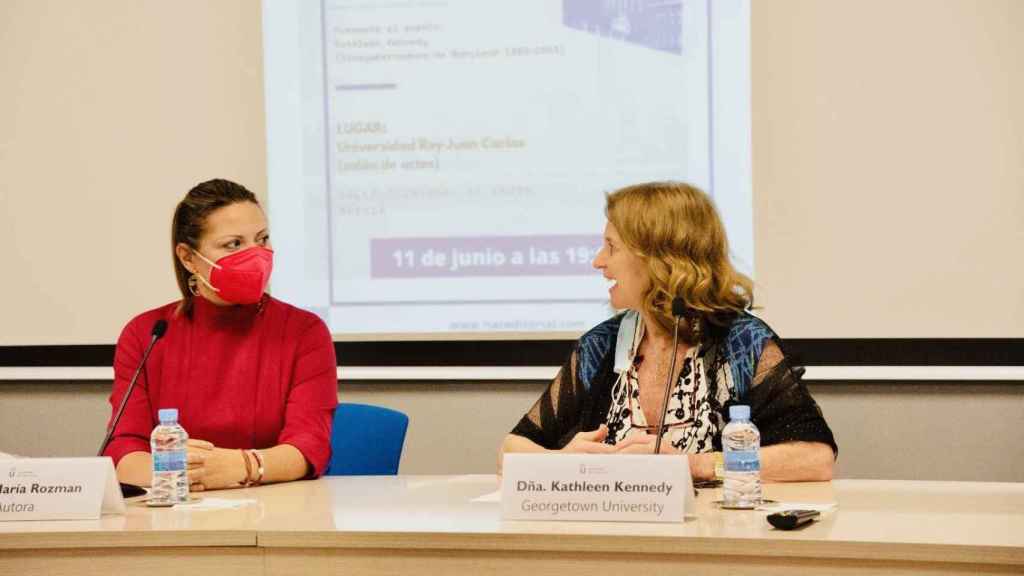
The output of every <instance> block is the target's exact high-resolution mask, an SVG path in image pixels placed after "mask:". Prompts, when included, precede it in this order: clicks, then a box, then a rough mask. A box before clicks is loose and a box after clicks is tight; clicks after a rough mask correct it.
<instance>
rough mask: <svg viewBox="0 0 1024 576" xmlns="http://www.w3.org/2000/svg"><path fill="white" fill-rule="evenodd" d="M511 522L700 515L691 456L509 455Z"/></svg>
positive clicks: (505, 484) (506, 489)
mask: <svg viewBox="0 0 1024 576" xmlns="http://www.w3.org/2000/svg"><path fill="white" fill-rule="evenodd" d="M501 508H502V516H503V517H504V518H505V519H508V520H584V521H590V520H605V521H618V522H623V521H625V522H682V521H683V519H684V517H685V515H686V514H693V513H694V500H693V482H692V480H691V479H690V466H689V462H688V460H687V459H686V457H685V456H669V455H658V456H654V455H638V454H506V455H505V462H504V465H503V472H502V481H501Z"/></svg>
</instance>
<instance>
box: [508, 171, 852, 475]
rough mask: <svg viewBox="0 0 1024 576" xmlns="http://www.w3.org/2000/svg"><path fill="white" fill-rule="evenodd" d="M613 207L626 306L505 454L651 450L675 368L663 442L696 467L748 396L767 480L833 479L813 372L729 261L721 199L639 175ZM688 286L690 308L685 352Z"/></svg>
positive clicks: (607, 249)
mask: <svg viewBox="0 0 1024 576" xmlns="http://www.w3.org/2000/svg"><path fill="white" fill-rule="evenodd" d="M606 214H607V217H608V224H607V226H606V227H605V235H604V246H603V247H602V249H601V251H600V252H599V253H598V255H597V257H596V258H595V260H594V267H595V268H597V269H599V270H601V271H602V272H603V273H604V277H605V278H607V279H608V280H611V281H612V282H613V284H612V287H611V288H610V290H609V294H610V298H611V305H612V307H614V308H615V309H617V310H626V312H624V313H622V314H619V315H617V316H615V317H613V318H611V319H609V320H607V321H605V322H603V323H601V324H599V325H598V326H596V327H594V328H593V329H592V330H590V331H589V332H587V333H586V334H584V335H583V337H581V338H580V339H579V341H578V342H577V344H576V346H575V348H574V350H573V352H572V354H571V355H570V357H569V358H568V359H567V360H566V363H565V365H564V366H562V369H561V370H560V371H559V373H558V375H557V376H556V377H555V379H554V381H553V382H552V383H551V384H550V385H549V386H548V389H547V390H546V391H545V392H544V393H543V394H542V395H541V397H540V398H539V399H538V400H537V402H536V403H535V404H534V405H533V407H532V408H531V409H530V411H529V412H528V413H527V414H526V415H524V416H523V418H522V419H521V420H520V421H519V423H518V424H517V425H516V427H515V428H514V429H513V430H512V432H511V433H510V434H509V435H508V436H506V438H505V441H504V443H503V445H502V451H503V452H535V451H547V450H561V451H567V452H596V453H650V452H652V451H653V449H654V440H655V439H656V434H657V433H658V430H657V428H658V426H657V423H658V421H659V418H660V416H661V411H662V399H663V395H664V391H665V383H666V382H667V381H670V379H671V382H672V390H671V394H670V396H669V401H668V404H667V405H666V406H665V408H664V410H665V428H664V429H663V430H662V431H661V433H662V446H661V451H662V452H669V451H673V452H679V453H685V454H687V455H688V456H689V460H690V470H691V472H692V473H693V476H694V478H696V479H709V478H713V477H714V476H715V475H716V468H720V466H718V465H720V463H721V450H722V443H721V442H722V440H721V431H722V428H724V427H725V424H726V423H727V419H728V407H729V406H730V405H731V404H748V405H750V406H751V414H752V419H753V421H754V423H755V424H756V425H757V426H758V428H759V429H760V431H761V444H762V449H761V473H762V477H763V478H764V479H766V480H791V481H796V480H827V479H830V478H831V477H832V468H833V464H834V462H835V456H836V453H837V451H838V449H837V447H836V443H835V439H834V438H833V436H832V431H831V430H830V429H829V427H828V424H827V423H826V422H825V419H824V417H823V416H822V413H821V410H820V409H819V408H818V405H817V403H816V402H815V401H814V399H813V398H812V397H811V395H810V393H809V392H808V390H807V388H806V386H805V385H804V384H803V382H802V381H801V379H800V377H801V375H802V373H803V370H802V369H801V368H797V367H793V366H791V365H790V363H789V361H788V359H787V357H786V355H785V354H784V353H783V351H782V348H781V346H780V342H779V340H778V337H777V336H776V335H775V333H774V332H773V331H772V330H771V329H770V328H769V327H768V326H767V325H766V324H765V323H764V322H762V321H761V320H760V319H758V318H756V317H754V316H752V315H751V314H750V313H749V312H748V310H749V309H750V307H751V305H752V301H753V296H752V284H751V281H750V279H749V278H747V277H746V276H744V275H743V274H740V273H739V272H737V271H736V270H735V269H734V268H733V267H732V265H731V264H730V262H729V258H728V246H727V242H726V237H725V230H724V227H723V226H722V223H721V220H720V219H719V217H718V214H717V213H716V212H715V209H714V206H713V204H712V203H711V200H710V199H709V198H708V197H707V196H706V195H705V194H704V193H703V192H701V191H700V190H698V189H696V188H694V187H692V186H689V185H686V184H681V183H673V182H656V183H648V184H640V185H637V186H631V187H628V188H624V189H622V190H619V191H617V192H614V193H612V194H610V195H609V196H608V198H607V205H606ZM676 297H681V298H682V299H683V301H684V302H685V304H686V313H685V314H684V319H683V321H682V322H681V326H680V336H679V343H678V345H677V346H676V347H675V349H674V350H673V349H672V329H673V324H674V318H673V316H672V311H671V303H672V300H673V299H674V298H676ZM673 356H674V357H675V371H674V372H673V374H671V376H670V375H669V369H670V367H671V366H672V364H673Z"/></svg>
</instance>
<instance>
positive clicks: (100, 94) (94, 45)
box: [0, 0, 266, 346]
mask: <svg viewBox="0 0 1024 576" xmlns="http://www.w3.org/2000/svg"><path fill="white" fill-rule="evenodd" d="M260 30H261V24H260V10H259V2H256V1H253V0H218V1H217V2H206V1H202V0H188V1H181V2H179V1H175V2H161V1H144V2H140V1H135V0H101V1H91V2H69V1H40V0H15V1H5V2H2V3H0V78H2V83H3V89H0V111H2V112H0V175H2V176H0V245H2V246H4V251H3V253H4V256H5V262H4V274H3V286H4V297H3V298H2V299H0V318H2V319H3V328H2V329H0V346H2V345H10V344H82V343H104V342H106V343H111V342H114V341H115V340H116V339H117V336H118V334H119V333H120V330H121V327H122V326H124V324H125V323H126V322H127V321H128V320H129V319H130V318H131V317H132V316H134V315H135V314H138V313H139V312H142V311H144V310H146V309H149V308H152V307H155V306H158V305H160V304H164V303H166V302H169V301H171V300H172V299H174V298H175V297H176V294H177V288H176V285H175V283H174V276H173V273H172V271H171V256H170V222H171V214H172V211H173V209H174V206H175V204H176V203H177V201H178V200H180V199H181V197H182V196H184V194H185V192H187V191H188V189H189V188H190V187H192V186H193V185H194V184H195V183H197V182H199V181H201V180H205V179H208V178H213V177H225V178H232V179H236V180H238V181H239V182H242V183H244V184H245V185H247V186H249V187H250V188H251V189H252V190H253V191H254V192H256V193H257V194H259V195H264V194H265V189H266V154H265V151H264V150H265V146H264V144H265V142H266V137H265V135H264V134H265V130H264V114H263V72H262V66H263V63H262V42H261V37H260Z"/></svg>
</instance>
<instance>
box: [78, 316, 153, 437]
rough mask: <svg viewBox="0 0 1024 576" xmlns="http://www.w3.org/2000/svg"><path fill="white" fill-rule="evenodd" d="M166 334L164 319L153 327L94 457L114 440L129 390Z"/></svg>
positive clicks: (129, 393)
mask: <svg viewBox="0 0 1024 576" xmlns="http://www.w3.org/2000/svg"><path fill="white" fill-rule="evenodd" d="M166 332H167V321H166V320H164V319H160V320H158V321H157V322H156V323H155V324H154V325H153V331H152V332H151V336H152V337H151V339H150V345H147V346H146V347H145V352H144V353H143V354H142V361H141V362H139V363H138V368H135V373H134V374H132V376H131V381H129V382H128V389H127V390H125V396H124V398H122V399H121V406H118V412H117V414H115V415H114V420H113V421H112V422H111V427H110V428H108V429H106V438H104V439H103V443H102V444H101V445H99V452H97V453H96V456H102V455H103V451H104V450H106V446H108V445H109V444H110V443H111V439H112V438H114V430H115V429H117V427H118V422H120V421H121V415H122V414H124V412H125V406H127V405H128V399H129V398H130V397H131V390H133V389H135V381H136V380H138V374H139V372H141V371H142V368H143V367H144V366H145V361H146V360H148V358H150V353H151V352H152V351H153V346H154V344H156V343H157V340H159V339H160V338H162V337H163V336H164V334H165V333H166Z"/></svg>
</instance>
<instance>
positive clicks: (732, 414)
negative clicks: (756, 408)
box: [729, 404, 750, 420]
mask: <svg viewBox="0 0 1024 576" xmlns="http://www.w3.org/2000/svg"><path fill="white" fill-rule="evenodd" d="M729 420H750V406H744V405H742V404H736V405H734V406H729Z"/></svg>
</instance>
